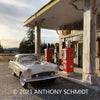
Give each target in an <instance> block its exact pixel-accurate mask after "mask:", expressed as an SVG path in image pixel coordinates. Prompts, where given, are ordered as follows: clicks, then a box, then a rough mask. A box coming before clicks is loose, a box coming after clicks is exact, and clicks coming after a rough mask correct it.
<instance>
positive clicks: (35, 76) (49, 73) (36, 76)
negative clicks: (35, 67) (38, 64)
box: [32, 71, 55, 78]
mask: <svg viewBox="0 0 100 100" xmlns="http://www.w3.org/2000/svg"><path fill="white" fill-rule="evenodd" d="M53 75H55V72H54V71H50V72H42V73H38V74H34V75H32V78H40V77H45V76H53Z"/></svg>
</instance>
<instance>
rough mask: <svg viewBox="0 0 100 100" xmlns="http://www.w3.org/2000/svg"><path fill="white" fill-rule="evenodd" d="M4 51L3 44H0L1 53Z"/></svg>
mask: <svg viewBox="0 0 100 100" xmlns="http://www.w3.org/2000/svg"><path fill="white" fill-rule="evenodd" d="M3 52H4V50H3V46H2V45H1V42H0V53H3Z"/></svg>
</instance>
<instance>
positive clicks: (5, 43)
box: [1, 39, 20, 48]
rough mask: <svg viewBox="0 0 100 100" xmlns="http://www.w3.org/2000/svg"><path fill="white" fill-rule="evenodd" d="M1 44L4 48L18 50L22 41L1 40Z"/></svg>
mask: <svg viewBox="0 0 100 100" xmlns="http://www.w3.org/2000/svg"><path fill="white" fill-rule="evenodd" d="M1 44H2V46H3V47H4V48H12V47H13V48H16V47H19V44H20V41H18V40H15V39H14V40H13V39H12V40H11V39H6V40H4V39H3V40H1Z"/></svg>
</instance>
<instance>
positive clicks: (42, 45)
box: [41, 42, 47, 53]
mask: <svg viewBox="0 0 100 100" xmlns="http://www.w3.org/2000/svg"><path fill="white" fill-rule="evenodd" d="M45 48H47V44H46V43H45V42H44V43H42V44H41V53H44V49H45Z"/></svg>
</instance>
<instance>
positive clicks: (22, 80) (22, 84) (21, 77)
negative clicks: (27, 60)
mask: <svg viewBox="0 0 100 100" xmlns="http://www.w3.org/2000/svg"><path fill="white" fill-rule="evenodd" d="M20 84H21V86H23V87H27V85H28V83H26V82H25V81H24V77H23V74H22V73H21V75H20Z"/></svg>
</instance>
